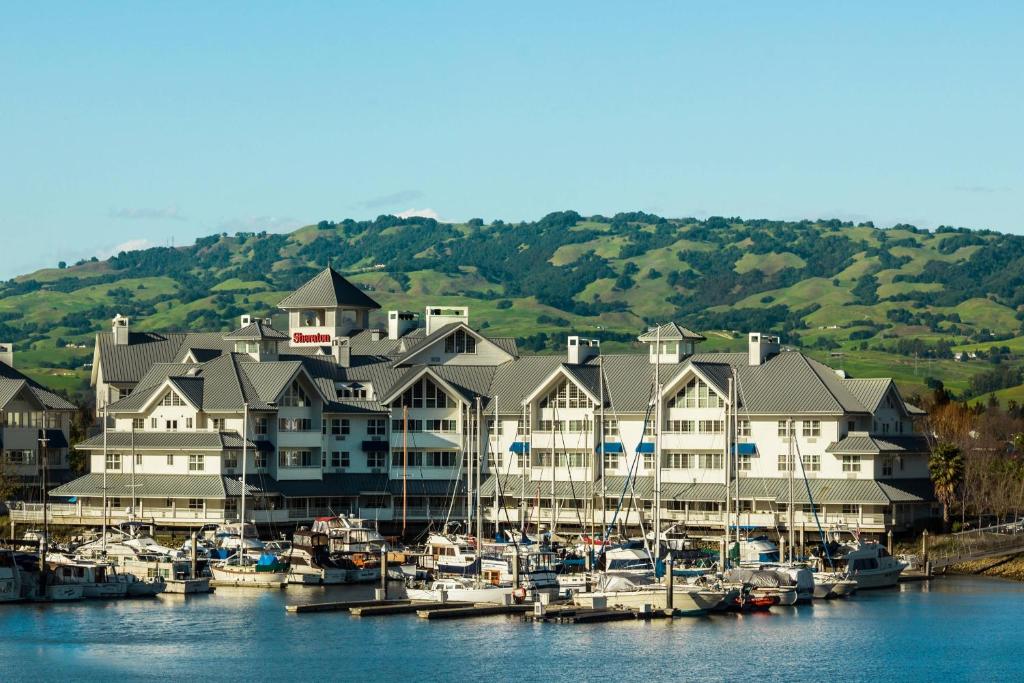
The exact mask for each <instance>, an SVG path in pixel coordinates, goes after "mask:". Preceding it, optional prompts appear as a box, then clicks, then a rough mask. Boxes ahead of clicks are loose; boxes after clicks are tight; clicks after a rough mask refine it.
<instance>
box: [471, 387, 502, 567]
mask: <svg viewBox="0 0 1024 683" xmlns="http://www.w3.org/2000/svg"><path fill="white" fill-rule="evenodd" d="M482 411H483V408H482V406H481V403H480V397H479V396H477V397H476V452H477V463H476V555H477V557H478V558H479V557H480V554H481V551H482V548H481V544H482V543H483V540H484V516H483V510H481V508H480V502H481V501H480V483H481V482H480V472H481V471H482V470H483V469H484V451H483V443H484V442H483V439H484V431H483V429H482V427H483V412H482ZM495 490H497V488H495Z"/></svg>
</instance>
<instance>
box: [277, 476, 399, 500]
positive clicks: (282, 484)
mask: <svg viewBox="0 0 1024 683" xmlns="http://www.w3.org/2000/svg"><path fill="white" fill-rule="evenodd" d="M267 485H268V486H270V487H272V488H273V490H274V491H275V492H276V493H279V494H281V495H282V496H285V497H288V498H305V497H310V496H316V497H325V498H329V497H332V496H358V495H360V494H387V493H389V489H388V475H387V474H363V473H353V474H348V473H345V474H337V473H334V474H324V475H323V479H322V480H304V479H287V480H281V481H274V482H267Z"/></svg>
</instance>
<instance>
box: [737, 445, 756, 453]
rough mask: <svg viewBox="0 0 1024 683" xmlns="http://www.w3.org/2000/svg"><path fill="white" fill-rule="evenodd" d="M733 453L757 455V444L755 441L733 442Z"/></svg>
mask: <svg viewBox="0 0 1024 683" xmlns="http://www.w3.org/2000/svg"><path fill="white" fill-rule="evenodd" d="M732 450H733V453H739V454H740V455H757V444H756V443H737V444H733V449H732Z"/></svg>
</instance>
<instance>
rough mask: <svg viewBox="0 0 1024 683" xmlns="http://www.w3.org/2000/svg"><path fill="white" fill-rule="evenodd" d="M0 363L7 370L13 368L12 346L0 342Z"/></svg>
mask: <svg viewBox="0 0 1024 683" xmlns="http://www.w3.org/2000/svg"><path fill="white" fill-rule="evenodd" d="M0 363H3V364H4V365H6V366H7V367H9V368H13V367H14V344H11V343H9V342H0Z"/></svg>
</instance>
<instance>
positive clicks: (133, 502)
mask: <svg viewBox="0 0 1024 683" xmlns="http://www.w3.org/2000/svg"><path fill="white" fill-rule="evenodd" d="M136 490H137V489H136V488H135V420H132V519H135V511H136V510H137V509H138V508H137V507H135V504H136V501H135V491H136Z"/></svg>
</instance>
